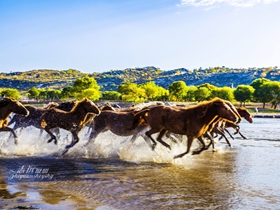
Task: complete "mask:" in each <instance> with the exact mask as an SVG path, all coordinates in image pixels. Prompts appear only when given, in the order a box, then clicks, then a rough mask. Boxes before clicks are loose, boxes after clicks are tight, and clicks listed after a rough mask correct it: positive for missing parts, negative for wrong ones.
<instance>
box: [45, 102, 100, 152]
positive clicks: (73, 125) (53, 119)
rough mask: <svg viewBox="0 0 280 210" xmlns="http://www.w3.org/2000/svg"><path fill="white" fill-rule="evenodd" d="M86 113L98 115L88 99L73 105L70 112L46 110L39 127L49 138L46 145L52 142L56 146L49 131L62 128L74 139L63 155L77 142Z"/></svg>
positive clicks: (53, 109)
mask: <svg viewBox="0 0 280 210" xmlns="http://www.w3.org/2000/svg"><path fill="white" fill-rule="evenodd" d="M88 113H93V114H97V115H99V114H100V110H99V109H98V107H97V106H96V105H95V104H94V103H93V102H92V101H90V100H89V99H83V100H81V101H79V102H77V103H76V104H75V106H74V107H73V108H72V110H71V111H69V112H67V111H63V110H60V109H56V108H51V109H49V110H47V111H46V112H45V113H44V114H43V115H42V117H41V126H42V127H43V128H44V129H45V131H46V132H47V133H48V134H49V135H50V136H51V138H50V139H49V140H48V143H50V142H52V140H54V143H55V144H57V140H56V137H55V136H54V135H53V134H52V132H51V131H50V129H52V128H56V127H59V128H62V129H65V130H68V131H70V132H71V133H72V135H73V137H74V139H73V140H72V142H71V144H69V145H67V146H66V147H65V150H64V152H63V154H65V153H66V152H67V151H68V150H69V149H70V148H71V147H73V146H74V145H75V144H76V143H78V142H79V137H78V133H79V131H80V130H81V129H82V128H83V126H84V123H85V120H86V117H87V115H88Z"/></svg>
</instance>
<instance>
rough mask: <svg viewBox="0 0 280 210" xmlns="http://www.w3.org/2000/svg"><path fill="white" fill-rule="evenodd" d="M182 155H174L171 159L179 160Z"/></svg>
mask: <svg viewBox="0 0 280 210" xmlns="http://www.w3.org/2000/svg"><path fill="white" fill-rule="evenodd" d="M181 157H182V155H175V156H174V158H173V159H177V158H181Z"/></svg>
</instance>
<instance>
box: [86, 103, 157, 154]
mask: <svg viewBox="0 0 280 210" xmlns="http://www.w3.org/2000/svg"><path fill="white" fill-rule="evenodd" d="M110 109H111V110H110ZM139 113H140V114H139ZM144 114H145V113H144V112H142V110H140V111H136V110H135V109H134V108H131V109H117V110H115V109H114V108H113V107H110V106H108V105H106V106H104V107H103V108H102V111H101V114H100V115H98V116H96V117H95V118H94V121H93V122H92V125H91V128H92V131H91V133H90V137H89V141H88V143H86V144H85V146H87V145H88V144H89V143H90V142H92V141H93V142H94V140H95V139H96V138H97V136H98V135H99V134H101V133H103V132H106V131H111V132H112V133H114V134H116V135H118V136H132V137H131V140H130V142H131V143H133V142H134V141H135V140H136V139H137V138H138V137H139V136H142V137H143V138H144V140H145V141H146V142H147V144H148V145H149V146H150V147H151V148H152V149H154V145H152V144H151V141H150V139H149V138H148V137H147V136H146V135H145V132H146V131H148V130H149V129H150V127H149V126H148V125H147V124H146V123H142V122H144V121H143V120H142V117H143V116H142V115H144Z"/></svg>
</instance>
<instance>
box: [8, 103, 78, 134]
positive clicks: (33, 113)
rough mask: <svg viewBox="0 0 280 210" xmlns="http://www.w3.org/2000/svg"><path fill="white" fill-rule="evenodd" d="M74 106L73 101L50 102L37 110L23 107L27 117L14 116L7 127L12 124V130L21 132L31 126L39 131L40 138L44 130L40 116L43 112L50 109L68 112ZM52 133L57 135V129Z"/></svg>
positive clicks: (33, 107)
mask: <svg viewBox="0 0 280 210" xmlns="http://www.w3.org/2000/svg"><path fill="white" fill-rule="evenodd" d="M74 105H75V102H74V101H70V102H62V103H55V102H50V103H48V104H47V105H46V106H45V107H44V108H39V107H35V106H31V105H27V106H25V108H26V109H27V110H28V111H29V115H28V116H27V117H24V116H21V115H15V116H14V117H13V118H12V119H11V120H10V122H9V125H12V124H14V127H13V130H16V129H18V128H20V129H21V130H22V129H24V128H27V127H29V126H33V127H35V128H38V129H40V136H41V135H42V133H43V131H44V129H42V127H41V119H40V118H41V116H42V115H43V114H44V112H45V111H46V110H48V109H50V108H53V107H54V108H57V109H61V110H64V111H70V110H71V109H72V108H73V106H74ZM54 132H55V133H56V135H59V128H55V129H54Z"/></svg>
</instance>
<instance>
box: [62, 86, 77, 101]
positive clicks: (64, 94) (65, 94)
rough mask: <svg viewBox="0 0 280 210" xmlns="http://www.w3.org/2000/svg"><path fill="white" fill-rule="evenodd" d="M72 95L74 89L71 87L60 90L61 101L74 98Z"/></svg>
mask: <svg viewBox="0 0 280 210" xmlns="http://www.w3.org/2000/svg"><path fill="white" fill-rule="evenodd" d="M73 94H74V88H73V87H72V86H67V87H65V88H63V89H62V92H61V97H60V98H61V99H63V100H67V99H69V98H70V97H74V95H73Z"/></svg>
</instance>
